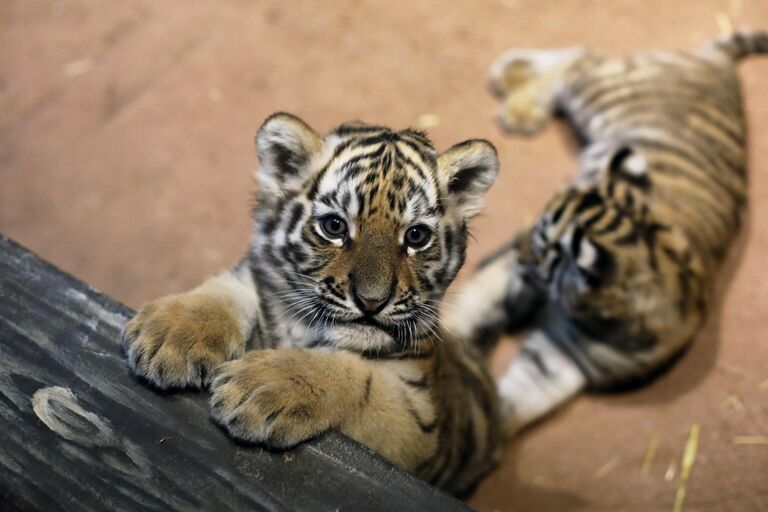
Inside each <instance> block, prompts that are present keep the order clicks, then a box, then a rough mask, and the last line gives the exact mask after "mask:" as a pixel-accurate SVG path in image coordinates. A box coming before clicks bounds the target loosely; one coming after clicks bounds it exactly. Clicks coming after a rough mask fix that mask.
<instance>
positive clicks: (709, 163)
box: [445, 32, 768, 431]
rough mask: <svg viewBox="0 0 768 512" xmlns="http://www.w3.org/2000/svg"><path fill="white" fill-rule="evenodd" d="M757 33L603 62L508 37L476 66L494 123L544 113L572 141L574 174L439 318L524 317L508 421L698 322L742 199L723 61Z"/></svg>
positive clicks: (673, 344) (487, 331)
mask: <svg viewBox="0 0 768 512" xmlns="http://www.w3.org/2000/svg"><path fill="white" fill-rule="evenodd" d="M750 53H768V33H767V32H742V33H736V34H733V35H730V36H727V37H722V38H720V39H717V40H715V41H713V42H711V43H709V44H707V45H706V46H704V47H703V48H702V49H701V50H700V51H699V52H696V53H683V52H656V53H648V54H640V55H636V56H633V57H629V58H626V59H609V58H605V57H602V56H600V55H598V54H596V53H595V52H593V51H591V50H588V49H583V48H568V49H561V50H518V49H513V50H509V51H508V52H507V53H505V54H504V55H502V56H501V57H500V58H499V59H498V60H497V61H496V63H495V64H493V66H492V68H491V81H492V86H493V88H494V89H495V91H496V92H497V93H498V94H499V95H500V96H501V97H502V98H503V105H502V106H501V108H500V121H501V124H502V125H503V127H504V128H506V129H508V130H510V131H514V132H520V133H526V134H531V133H534V132H536V131H538V130H539V129H541V128H542V127H543V126H544V124H545V123H546V121H547V120H548V119H549V118H550V116H552V114H553V113H561V114H563V115H564V116H565V118H566V119H568V120H569V121H570V122H571V123H572V125H573V126H574V128H575V130H576V131H577V132H578V134H579V136H580V138H581V139H582V140H583V141H584V147H583V150H582V153H581V158H580V161H579V166H578V169H577V173H576V179H575V182H574V183H573V184H572V185H571V186H570V187H568V188H567V189H566V190H564V191H563V192H561V193H559V194H557V195H556V196H555V197H554V198H553V199H552V200H551V202H550V203H549V204H548V205H547V206H546V208H545V209H544V212H543V213H542V214H541V216H540V217H539V219H538V221H537V222H536V223H535V225H534V226H533V227H532V228H530V229H528V230H526V231H524V232H522V233H520V234H519V235H517V236H516V237H515V238H514V240H513V241H512V242H511V243H510V244H508V245H507V246H505V247H503V248H502V249H501V250H499V251H498V252H497V253H496V254H494V255H493V256H491V257H489V258H488V259H487V260H486V261H485V262H484V263H482V264H481V265H480V266H479V268H478V270H477V272H476V274H475V275H474V277H473V278H472V279H470V280H469V282H468V283H467V284H466V286H465V287H464V289H463V290H462V291H461V292H462V293H459V297H461V299H460V300H459V301H457V303H456V310H458V311H462V312H463V313H464V315H463V316H462V317H461V318H460V319H459V318H458V315H457V314H456V312H455V311H453V310H452V311H448V312H447V313H446V315H445V318H446V320H447V321H448V322H449V323H450V326H451V327H452V328H453V330H454V331H456V332H457V333H458V334H459V335H460V336H462V337H466V338H472V339H474V340H475V341H476V342H477V343H478V344H480V345H485V346H489V345H491V344H493V342H495V341H496V340H497V339H498V337H499V335H500V334H501V333H503V332H506V331H510V330H513V329H517V328H520V327H530V328H532V334H531V335H530V336H529V337H528V338H527V339H526V340H525V341H524V342H523V344H522V347H521V350H520V352H519V355H518V356H517V357H516V358H515V359H514V360H513V362H512V363H511V365H510V366H509V368H508V369H507V370H506V373H505V375H504V376H503V377H502V378H501V379H500V381H499V384H498V387H499V394H500V396H501V400H502V415H503V418H504V421H505V422H506V424H507V425H508V428H509V429H510V430H512V431H514V430H515V429H517V428H520V427H523V426H525V425H526V424H528V423H530V422H532V421H534V420H536V419H538V418H539V417H541V416H542V415H544V414H546V413H547V412H549V411H550V410H552V409H553V408H554V407H556V406H557V405H559V404H561V403H563V402H564V401H566V400H568V399H569V398H570V397H572V396H574V395H575V394H577V393H578V392H580V391H581V390H582V389H584V388H591V389H616V388H620V387H626V386H629V385H633V384H637V383H639V382H643V381H646V380H648V378H650V377H652V376H654V375H655V374H657V373H658V372H659V370H661V369H663V368H665V367H666V366H668V365H669V364H670V363H671V362H672V361H673V360H674V358H675V356H677V355H678V354H680V353H681V352H682V351H683V350H684V349H685V347H686V346H687V345H688V344H689V342H690V341H691V339H692V338H693V337H694V336H695V335H696V333H697V331H698V330H699V329H700V328H701V326H702V324H703V322H704V320H705V316H706V312H707V308H708V306H709V304H710V302H711V296H712V292H713V284H714V281H715V276H716V275H717V272H718V269H719V268H720V266H721V263H722V261H723V258H724V256H725V254H726V252H727V251H728V249H729V247H730V246H731V245H732V243H733V240H734V237H735V236H736V234H737V232H738V230H739V225H740V219H741V215H742V209H743V207H744V205H745V202H746V187H747V176H746V169H745V166H746V158H745V145H746V142H745V141H746V128H745V120H744V112H743V110H742V101H741V92H740V87H739V80H738V77H737V75H736V70H735V66H734V64H735V62H736V61H737V60H738V59H739V58H741V57H743V56H746V55H747V54H750Z"/></svg>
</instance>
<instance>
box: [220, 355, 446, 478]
mask: <svg viewBox="0 0 768 512" xmlns="http://www.w3.org/2000/svg"><path fill="white" fill-rule="evenodd" d="M422 380H426V379H422ZM430 395H431V394H430V391H429V388H427V387H424V386H421V387H416V388H414V387H413V386H409V385H408V384H407V383H406V381H405V380H404V378H402V377H400V376H399V375H397V374H396V373H395V372H394V371H393V370H390V369H388V368H386V367H384V366H383V365H382V363H380V362H376V361H374V360H367V359H363V358H361V357H360V356H358V355H356V354H353V353H351V352H345V351H324V350H311V349H298V348H286V349H278V350H254V351H251V352H248V353H247V354H246V355H245V356H244V357H242V358H240V359H237V360H235V361H231V362H228V363H224V364H223V365H222V366H221V367H220V368H219V370H217V373H216V377H215V378H214V380H213V382H212V384H211V399H210V404H211V416H212V418H213V419H214V420H215V421H216V422H217V423H219V424H220V425H221V426H222V427H224V428H225V429H226V430H227V432H229V434H230V435H232V436H233V437H235V438H239V439H243V440H245V441H250V442H258V443H264V444H266V445H268V446H271V447H275V448H290V447H292V446H294V445H296V444H298V443H300V442H302V441H305V440H307V439H309V438H311V437H313V436H315V435H317V434H320V433H322V432H324V431H326V430H328V429H330V428H338V429H339V430H341V431H342V432H343V433H345V434H346V435H348V436H350V437H351V438H353V439H355V440H356V441H358V442H360V443H362V444H364V445H366V446H368V447H369V448H371V449H373V450H375V451H377V452H379V453H380V454H382V455H383V456H384V457H386V458H387V459H389V460H391V461H392V462H394V463H396V464H398V465H400V466H402V467H404V468H406V469H414V468H415V467H416V466H417V465H418V464H419V463H420V462H422V461H423V460H425V459H426V458H428V457H429V456H430V455H431V454H432V452H433V451H434V450H435V447H436V444H437V430H436V429H435V428H434V426H435V421H436V411H435V410H434V407H433V405H432V401H431V399H430Z"/></svg>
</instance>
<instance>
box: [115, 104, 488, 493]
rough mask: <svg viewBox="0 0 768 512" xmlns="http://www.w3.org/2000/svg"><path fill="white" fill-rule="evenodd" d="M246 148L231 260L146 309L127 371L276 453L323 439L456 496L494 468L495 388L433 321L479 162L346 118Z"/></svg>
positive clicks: (294, 121) (467, 351)
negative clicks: (373, 455)
mask: <svg viewBox="0 0 768 512" xmlns="http://www.w3.org/2000/svg"><path fill="white" fill-rule="evenodd" d="M256 147H257V152H258V154H259V159H260V162H261V164H262V168H261V170H260V172H259V173H258V175H257V177H258V179H259V182H260V191H259V195H258V198H257V201H256V205H255V208H254V212H253V215H254V220H255V223H254V231H253V240H252V245H251V248H250V250H249V252H248V254H247V256H246V257H245V258H244V259H243V260H242V261H241V262H240V263H239V264H238V265H237V266H236V267H235V268H234V269H232V270H230V271H228V272H225V273H223V274H221V275H219V276H217V277H214V278H212V279H210V280H208V281H206V282H205V283H204V284H203V285H201V286H200V287H199V288H197V289H195V290H192V291H191V292H187V293H184V294H179V295H174V296H170V297H165V298H161V299H159V300H157V301H155V302H152V303H150V304H148V305H146V306H144V307H143V308H142V309H141V311H140V312H139V313H138V315H137V316H136V318H135V319H134V320H132V321H131V322H130V323H129V324H128V326H127V327H126V331H125V334H124V346H125V347H126V351H127V354H128V359H129V363H130V364H131V367H132V368H133V370H134V371H135V372H136V373H137V374H138V375H140V376H142V377H144V378H146V379H147V380H149V381H150V382H152V383H154V384H155V385H157V386H159V387H163V388H165V387H183V386H204V385H206V384H209V383H210V385H211V390H212V396H211V411H212V416H213V418H214V419H215V420H216V421H217V422H219V423H220V424H221V425H222V426H223V427H224V428H225V429H226V430H227V431H228V432H229V433H230V434H232V435H233V436H234V437H237V438H240V439H244V440H248V441H255V442H261V443H265V444H267V445H270V446H274V447H290V446H293V445H295V444H296V443H299V442H301V441H304V440H306V439H308V438H310V437H312V436H314V435H316V434H318V433H320V432H322V431H324V430H326V429H328V428H338V429H340V430H341V431H342V432H345V433H346V434H348V435H349V436H351V437H352V438H354V439H356V440H358V441H360V442H361V443H363V444H365V445H367V446H369V447H371V448H373V449H374V450H377V451H378V452H380V453H381V454H382V455H384V456H385V457H387V458H389V459H390V460H392V461H393V462H395V463H397V464H399V465H401V466H403V467H404V468H406V469H409V470H412V471H414V472H415V473H416V474H417V475H419V476H421V477H423V478H425V479H427V480H428V481H430V482H432V483H435V484H436V485H439V486H441V487H443V488H444V489H446V490H448V491H450V492H454V493H462V492H464V491H466V490H467V489H469V488H470V487H471V486H472V485H473V484H474V483H475V482H476V481H477V479H478V478H479V477H480V476H481V475H482V474H483V473H484V472H486V471H487V470H488V469H489V468H490V467H491V465H492V464H493V462H494V461H495V459H496V456H497V452H498V447H499V442H500V430H499V422H498V418H497V414H498V410H497V409H498V406H497V402H496V392H495V386H494V384H493V381H492V379H491V378H490V377H489V374H488V372H487V369H486V367H485V364H484V362H483V360H482V358H481V354H479V353H476V351H475V350H474V349H473V348H471V347H465V346H462V345H460V344H457V343H453V342H444V341H443V340H444V338H445V334H444V333H442V332H441V329H440V326H439V325H438V322H437V311H438V307H439V304H440V301H441V299H442V296H443V294H444V293H445V290H446V288H447V287H448V285H449V284H450V283H451V281H452V280H453V279H454V277H455V276H456V273H457V272H458V270H459V268H460V267H461V265H462V263H463V261H464V254H465V250H466V243H467V227H466V223H467V221H468V220H469V219H470V218H471V217H472V216H474V215H475V214H476V213H477V212H478V211H479V209H480V208H481V206H482V198H483V195H484V193H485V192H486V190H487V189H488V188H489V187H490V185H491V184H492V183H493V181H494V179H495V177H496V173H497V171H498V163H497V160H496V153H495V150H494V149H493V147H492V146H491V145H490V144H489V143H487V142H485V141H478V140H470V141H466V142H464V143H461V144H458V145H456V146H454V147H452V148H450V149H449V150H448V151H446V152H444V153H442V154H440V155H437V154H436V153H435V150H434V148H433V147H432V144H431V143H430V141H429V140H428V139H427V137H426V136H425V135H424V134H423V133H421V132H417V131H414V130H404V131H400V132H395V131H392V130H389V129H387V128H384V127H380V126H372V125H367V124H363V123H357V122H356V123H348V124H344V125H342V126H340V127H339V128H337V129H335V130H333V131H332V132H330V133H329V134H327V135H326V136H325V137H320V136H318V135H317V134H316V133H315V132H314V131H313V130H312V129H311V128H310V127H309V126H307V125H306V124H305V123H304V122H303V121H301V120H299V119H298V118H295V117H293V116H290V115H288V114H276V115H274V116H272V117H270V118H269V119H267V121H265V123H264V125H263V126H262V128H261V129H260V131H259V134H258V136H257V139H256ZM414 230H415V231H414ZM342 231H343V234H341V235H339V233H341V232H342ZM425 234H426V241H425V239H424V236H425ZM416 242H418V243H416ZM224 361H229V362H226V363H225V362H224ZM222 363H224V364H222ZM214 368H216V370H215V372H214Z"/></svg>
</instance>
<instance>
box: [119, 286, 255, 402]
mask: <svg viewBox="0 0 768 512" xmlns="http://www.w3.org/2000/svg"><path fill="white" fill-rule="evenodd" d="M121 343H122V346H123V348H124V350H125V352H126V355H127V356H128V363H129V365H130V367H131V369H132V370H133V372H134V373H135V374H136V375H138V376H140V377H143V378H145V379H147V380H148V381H149V382H150V383H152V384H154V385H155V386H157V387H159V388H161V389H168V388H182V387H198V388H199V387H203V386H205V385H207V384H208V383H209V381H210V376H211V375H212V373H213V370H214V369H215V368H216V367H217V366H219V365H220V364H221V363H223V362H224V361H226V360H228V359H232V358H234V357H238V356H240V355H241V354H242V353H243V351H244V350H245V340H244V339H243V336H242V334H241V333H240V330H239V328H238V325H237V323H236V321H235V317H234V316H233V314H232V313H231V312H230V311H229V309H228V308H227V306H226V304H223V303H222V302H220V301H218V300H216V299H215V298H213V297H210V296H207V295H204V294H200V293H194V292H190V293H184V294H179V295H171V296H168V297H163V298H161V299H158V300H156V301H154V302H151V303H149V304H146V305H144V306H143V307H142V308H141V309H140V310H139V312H138V313H137V314H136V316H135V317H133V319H132V320H130V321H129V322H128V323H127V324H126V325H125V328H124V329H123V335H122V339H121Z"/></svg>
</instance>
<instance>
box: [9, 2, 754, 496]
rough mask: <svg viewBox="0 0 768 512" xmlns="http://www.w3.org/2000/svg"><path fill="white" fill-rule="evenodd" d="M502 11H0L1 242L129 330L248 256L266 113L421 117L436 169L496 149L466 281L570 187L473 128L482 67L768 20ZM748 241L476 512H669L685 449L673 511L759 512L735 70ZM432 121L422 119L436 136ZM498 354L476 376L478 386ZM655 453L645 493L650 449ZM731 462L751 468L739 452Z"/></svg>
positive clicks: (463, 6)
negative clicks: (577, 47)
mask: <svg viewBox="0 0 768 512" xmlns="http://www.w3.org/2000/svg"><path fill="white" fill-rule="evenodd" d="M742 4H743V5H742V7H741V8H740V9H739V8H738V7H739V5H740V4H738V3H735V2H728V1H714V0H685V1H677V2H674V3H673V2H669V1H668V0H646V1H643V2H640V1H633V0H613V1H610V2H608V1H596V0H595V1H585V0H561V1H559V2H544V1H542V0H539V1H533V0H531V1H527V0H526V1H523V0H506V1H499V2H492V3H483V4H480V3H476V2H438V1H429V2H413V1H402V0H396V1H391V2H387V3H383V2H382V3H369V2H359V1H348V2H337V3H336V4H334V5H333V6H332V7H331V6H325V7H322V6H320V4H319V3H315V2H292V3H284V2H277V1H263V2H253V3H251V2H246V1H229V2H216V3H213V2H211V3H203V2H189V1H186V0H176V1H164V2H155V1H151V0H134V1H130V2H99V1H95V0H65V1H38V0H4V1H3V2H0V47H1V48H3V50H2V51H1V52H0V231H2V232H4V233H6V234H8V235H10V236H11V237H13V238H15V239H16V240H18V241H19V242H21V243H23V244H25V245H26V246H28V247H30V248H31V249H33V250H34V251H36V252H38V253H40V254H41V255H42V256H44V257H45V258H47V259H49V260H51V261H52V262H54V263H55V264H57V265H59V266H60V267H62V268H64V269H65V270H67V271H69V272H71V273H73V274H75V275H77V276H79V277H81V278H83V279H85V280H86V281H88V282H89V283H91V284H93V285H94V286H95V287H97V288H99V289H100V290H102V291H104V292H106V293H108V294H110V295H112V296H114V297H116V298H117V299H119V300H121V301H123V302H125V303H127V304H128V305H130V306H134V307H135V306H138V305H139V304H140V303H141V302H142V301H145V300H147V299H151V298H153V297H155V296H157V295H160V294H165V293H169V292H174V291H179V290H184V289H187V288H189V287H191V286H194V285H195V284H196V283H198V282H200V281H201V280H202V279H203V278H204V277H205V276H207V275H208V274H211V273H213V272H216V271H217V270H219V269H221V268H222V267H225V266H227V265H229V264H231V263H233V262H235V261H236V260H237V259H238V257H239V256H240V255H241V254H242V253H243V251H244V250H245V247H246V245H247V243H248V231H249V220H248V207H249V200H250V197H251V195H252V193H253V190H254V185H253V183H252V180H251V170H252V169H253V168H255V166H256V159H255V156H254V150H253V143H252V139H253V135H254V133H255V130H256V128H257V127H258V126H259V124H260V123H261V121H262V120H263V119H264V118H265V117H266V116H267V115H269V114H270V113H271V112H273V111H275V110H288V111H292V112H295V113H297V114H299V115H301V116H302V117H303V118H304V119H306V120H307V121H308V122H310V123H311V124H313V125H314V126H315V127H316V128H317V129H318V130H327V129H329V128H331V127H333V126H334V125H336V124H338V123H340V122H341V121H344V120H347V119H351V118H360V119H363V120H368V121H372V122H377V123H382V124H388V125H391V126H393V127H406V126H409V125H415V124H418V123H419V120H420V119H421V120H422V121H423V120H424V117H423V116H424V115H436V116H438V118H437V120H438V121H439V124H438V125H437V126H435V127H433V128H431V129H430V130H429V131H430V134H431V136H432V137H433V139H434V140H435V142H436V143H437V145H438V146H439V147H440V148H445V147H447V146H448V145H450V144H452V143H455V142H457V141H459V140H462V139H465V138H470V137H485V138H488V139H490V140H491V141H493V142H494V143H495V144H496V145H497V147H498V149H499V153H500V158H501V162H502V174H501V177H500V179H499V182H498V184H497V185H496V186H495V187H494V189H493V190H492V192H491V194H490V199H489V201H488V208H487V210H486V212H485V214H484V215H483V216H482V217H481V218H479V219H478V220H477V221H476V222H475V223H474V233H475V236H476V238H477V241H476V242H475V243H474V244H473V245H472V246H471V248H470V253H469V265H470V266H472V265H473V263H474V262H476V261H477V260H478V259H479V258H480V257H481V256H482V255H483V254H486V253H488V252H489V251H491V250H492V249H493V248H494V247H496V246H498V245H499V244H500V243H501V242H502V241H503V240H505V239H506V238H507V237H508V236H509V235H510V234H511V232H512V231H513V230H515V229H517V228H519V227H521V226H522V225H524V224H525V223H526V222H528V221H530V220H531V219H532V218H533V217H534V216H535V214H536V212H537V211H538V210H539V209H540V208H541V207H542V206H543V204H544V202H545V201H546V200H547V198H548V197H549V196H550V195H551V194H552V193H553V191H554V190H555V189H557V188H558V187H560V186H562V185H563V184H565V183H566V182H567V181H568V179H569V176H570V175H571V170H572V169H573V167H574V156H573V155H572V154H571V153H570V152H569V149H568V147H567V144H566V143H565V131H564V130H563V129H562V128H561V127H559V126H556V125H554V126H551V127H549V128H548V129H547V130H546V131H545V132H544V133H543V134H542V135H540V136H538V137H536V138H535V139H532V140H523V139H517V138H509V137H505V136H503V135H502V134H501V133H499V131H497V129H496V127H495V126H494V124H493V123H492V121H491V112H492V110H493V108H494V106H495V102H494V100H493V99H492V98H491V97H490V95H489V94H487V92H486V90H485V73H486V69H487V66H488V64H489V63H490V62H491V61H492V59H493V58H494V57H496V56H497V55H498V54H499V53H500V52H501V51H502V50H504V49H505V48H507V47H510V46H521V47H541V46H545V47H556V46H565V45H573V44H589V45H592V46H594V47H596V48H599V49H601V50H604V51H605V52H609V53H614V54H623V53H627V52H631V51H636V50H640V49H648V48H674V47H677V48H693V47H695V46H697V45H698V44H699V43H700V42H701V41H703V40H705V39H706V38H708V37H710V36H711V35H713V34H715V33H716V32H717V30H718V25H717V23H716V19H717V17H718V16H719V17H720V18H721V19H722V16H723V15H724V14H726V13H728V12H729V11H730V12H731V14H732V15H734V16H735V18H736V20H737V22H738V24H740V25H746V26H752V27H762V28H767V27H768V2H765V1H764V0H743V2H742ZM741 75H742V77H743V79H744V85H745V96H746V104H747V112H748V114H749V124H750V127H751V130H752V139H751V144H750V151H751V161H750V166H751V170H750V173H751V177H752V185H751V193H750V198H751V201H752V209H751V213H750V223H749V225H748V228H747V230H746V233H745V235H744V236H743V238H742V243H741V247H740V249H739V250H738V251H736V252H738V253H739V255H738V256H737V257H734V258H733V259H732V260H733V261H732V265H731V267H732V271H731V272H730V274H732V279H731V280H730V285H729V286H727V287H726V286H724V289H725V293H724V299H723V301H722V302H723V304H722V307H721V308H720V310H719V312H718V314H717V315H716V316H715V317H714V318H713V320H712V322H711V323H710V325H709V326H708V327H707V329H706V330H705V331H704V332H703V333H702V335H701V336H700V337H699V339H698V340H697V341H696V343H695V345H694V347H693V348H692V350H691V351H690V352H689V353H688V354H687V355H686V356H685V358H684V359H683V360H682V361H681V362H680V364H679V365H677V366H676V367H675V368H674V369H673V370H672V371H671V372H669V373H668V374H666V375H664V376H663V377H662V378H660V379H659V380H657V381H656V382H655V383H653V384H652V385H650V386H648V387H646V388H644V389H642V390H639V391H636V392H632V393H628V394H617V395H610V396H591V397H582V398H580V399H578V400H577V401H576V402H575V403H573V404H572V405H571V406H569V407H567V408H566V409H565V410H563V411H561V412H560V413H558V414H556V415H555V416H554V417H552V418H550V419H549V420H548V421H546V422H544V423H543V424H541V425H539V426H537V427H536V428H534V429H531V430H530V431H529V432H526V433H525V434H524V435H522V436H521V437H520V438H518V439H516V440H515V441H513V442H511V443H509V445H508V446H507V448H506V451H505V455H504V459H503V461H502V463H501V465H500V467H499V468H498V470H497V471H496V472H495V473H494V474H492V475H491V476H490V477H489V478H488V479H487V480H486V481H485V482H484V483H483V484H482V485H481V486H480V488H479V489H478V491H477V492H476V494H475V495H474V496H473V497H472V498H471V500H470V505H471V506H473V507H475V508H477V509H480V510H488V511H490V510H536V511H545V510H606V511H608V510H610V511H615V510H634V511H649V510H672V506H673V502H674V499H675V495H676V492H677V489H678V486H679V484H680V473H681V471H680V462H681V457H682V454H683V450H684V447H685V444H686V439H687V438H688V433H689V430H690V428H691V425H693V424H698V425H700V426H701V435H700V439H699V446H698V452H697V456H696V461H695V466H694V468H693V470H692V473H691V475H690V480H689V485H688V489H687V496H686V500H685V509H686V510H689V511H690V510H708V511H709V510H723V511H725V510H728V511H733V510H738V511H742V510H768V445H767V444H755V443H758V442H760V441H761V440H765V438H764V437H763V438H756V437H750V438H745V437H740V436H766V435H768V341H767V340H768V320H767V319H766V316H767V315H768V279H767V278H766V277H765V276H766V273H765V270H764V268H765V264H764V261H765V256H764V254H765V251H766V250H768V221H766V219H768V137H765V136H763V135H764V134H766V133H768V87H766V86H765V83H766V81H768V80H767V79H768V59H758V58H755V59H753V60H750V61H747V62H745V63H744V64H743V66H742V69H741ZM432 119H435V118H434V117H433V118H432ZM512 351H513V345H512V344H511V343H508V344H506V345H505V346H503V347H502V349H501V350H500V351H499V353H498V354H497V355H496V357H495V359H494V364H495V367H496V368H497V369H500V368H501V367H502V366H503V364H504V361H505V360H506V359H508V358H509V356H510V354H511V353H512ZM654 436H657V439H658V450H657V453H656V456H655V457H654V459H653V461H652V463H651V464H650V465H649V466H648V467H647V468H646V471H642V470H641V468H642V465H643V459H644V456H645V453H646V450H647V448H648V446H649V443H650V442H651V439H652V438H653V437H654ZM743 443H747V444H743Z"/></svg>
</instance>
